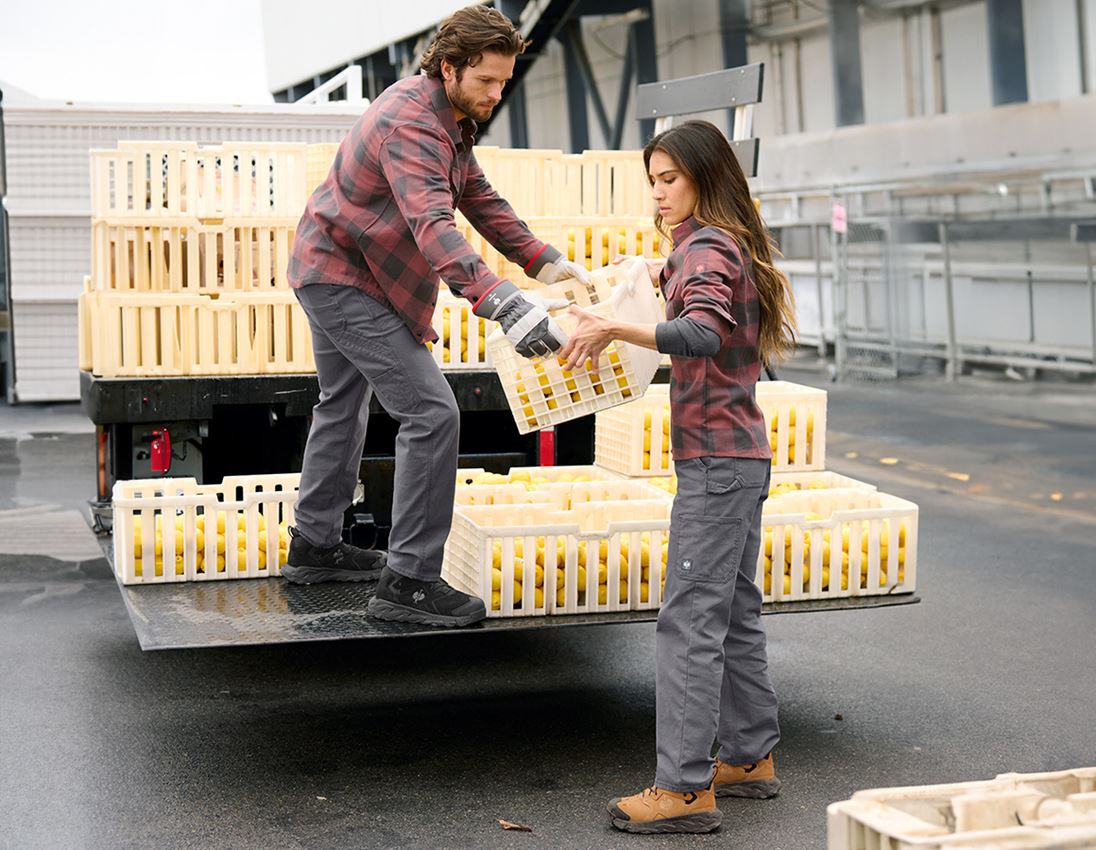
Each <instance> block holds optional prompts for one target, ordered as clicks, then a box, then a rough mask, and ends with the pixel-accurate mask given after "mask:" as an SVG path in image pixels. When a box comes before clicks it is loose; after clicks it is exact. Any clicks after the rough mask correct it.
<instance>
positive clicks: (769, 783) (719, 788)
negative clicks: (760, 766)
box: [715, 779, 781, 800]
mask: <svg viewBox="0 0 1096 850" xmlns="http://www.w3.org/2000/svg"><path fill="white" fill-rule="evenodd" d="M780 785H781V783H780V780H779V779H755V780H753V781H751V782H728V783H727V784H726V785H716V786H715V795H716V796H717V797H749V798H750V799H751V800H767V799H769V798H770V797H775V796H776V795H777V794H779V793H780Z"/></svg>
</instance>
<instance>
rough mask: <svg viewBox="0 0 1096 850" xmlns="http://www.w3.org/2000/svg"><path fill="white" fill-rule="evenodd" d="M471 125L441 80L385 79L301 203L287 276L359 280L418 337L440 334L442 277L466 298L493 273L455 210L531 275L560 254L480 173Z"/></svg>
mask: <svg viewBox="0 0 1096 850" xmlns="http://www.w3.org/2000/svg"><path fill="white" fill-rule="evenodd" d="M475 132H476V124H475V122H474V121H473V120H472V119H470V118H465V119H463V120H462V121H461V122H460V123H459V124H458V123H457V120H456V115H455V113H454V112H453V107H452V105H451V104H450V103H449V98H448V96H447V95H446V93H445V88H444V85H443V83H442V81H441V80H436V79H433V78H431V77H425V76H416V77H408V78H406V79H403V80H400V81H399V82H397V83H395V84H394V85H392V86H390V87H389V88H388V89H386V90H385V92H384V93H383V94H382V95H381V96H380V97H378V98H377V99H376V100H375V101H374V102H373V103H372V104H371V105H370V106H369V108H368V109H367V110H366V111H365V113H364V114H363V115H362V117H361V118H360V119H358V122H357V123H356V124H355V125H354V127H353V129H352V130H351V131H350V133H349V134H348V135H347V137H346V138H345V139H343V142H342V144H341V145H340V146H339V151H338V153H337V154H336V156H335V163H334V165H333V166H332V168H331V171H330V173H329V174H328V175H327V179H326V180H325V181H324V182H323V183H322V184H321V185H320V186H319V187H318V188H317V189H316V191H315V192H314V193H313V194H312V197H311V199H310V200H309V202H308V206H307V207H306V208H305V211H304V215H303V216H302V217H301V222H300V224H299V225H298V226H297V237H296V239H295V241H294V243H293V253H292V256H291V257H290V261H289V282H290V284H291V285H292V286H293V287H300V286H306V285H307V284H311V283H334V284H344V285H346V286H356V287H358V288H359V289H362V290H364V291H365V293H366V294H367V295H369V296H370V297H372V298H374V299H376V300H377V301H380V302H381V303H382V304H387V305H388V306H390V307H391V309H392V310H393V311H394V312H395V313H396V314H397V315H398V316H400V318H402V319H403V321H404V322H405V323H406V324H407V326H408V327H409V328H410V329H411V332H412V333H414V334H415V336H416V338H418V339H419V340H422V341H424V342H425V341H433V340H436V339H437V338H438V337H437V334H436V333H434V331H433V330H432V329H431V327H430V317H431V316H432V315H433V313H434V305H435V303H436V302H437V293H438V278H439V277H440V278H441V279H442V280H444V281H445V282H446V283H447V284H448V285H449V288H450V289H452V290H453V292H454V293H456V294H457V295H460V296H463V297H464V298H467V299H468V300H469V301H472V302H473V303H475V302H477V301H479V300H480V299H481V298H482V297H483V296H484V295H485V294H486V293H487V292H489V291H490V290H491V289H493V288H494V287H495V286H497V285H498V283H499V278H498V277H497V276H496V275H495V274H493V273H492V272H491V271H490V270H489V269H488V268H487V266H486V265H485V264H484V262H483V260H482V259H480V257H479V255H477V254H476V253H475V251H473V250H472V247H471V246H470V245H469V244H468V242H467V241H466V240H465V239H464V237H462V236H461V234H460V232H459V231H458V230H457V229H456V227H455V226H454V224H453V211H454V209H459V210H460V211H461V212H462V213H464V215H465V216H466V217H467V219H468V221H469V222H470V223H471V224H472V226H473V227H475V228H476V230H478V231H479V232H480V233H482V234H483V235H484V236H485V237H486V238H487V239H488V241H490V242H491V244H492V245H494V246H495V247H496V248H498V250H499V251H500V252H502V253H503V254H504V255H505V256H506V257H507V258H508V259H510V260H511V261H513V262H515V263H520V264H521V265H523V266H525V267H526V269H527V271H528V272H529V273H530V274H531V275H535V274H536V272H537V271H538V270H539V269H540V267H541V266H543V265H544V264H545V263H548V262H555V261H556V260H558V259H559V257H560V253H559V252H558V251H556V250H555V249H554V248H551V247H547V248H546V247H545V244H544V243H543V242H541V241H540V240H538V239H537V238H536V237H535V236H533V234H531V233H530V232H529V228H528V227H526V226H525V224H524V222H522V221H521V220H520V219H519V218H518V217H517V215H516V214H515V213H514V210H513V208H512V207H511V206H510V205H509V204H508V203H507V202H506V201H504V200H503V199H502V198H500V197H499V195H498V193H497V192H495V190H494V189H492V188H491V185H490V184H489V183H488V182H487V179H486V178H485V177H484V176H483V171H482V169H480V167H479V165H478V164H477V163H476V158H475V156H474V155H473V153H472V145H473V143H474V140H475Z"/></svg>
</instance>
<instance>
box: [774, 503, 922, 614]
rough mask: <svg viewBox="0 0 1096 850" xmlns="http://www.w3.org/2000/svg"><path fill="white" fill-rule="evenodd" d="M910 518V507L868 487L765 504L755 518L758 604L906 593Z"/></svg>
mask: <svg viewBox="0 0 1096 850" xmlns="http://www.w3.org/2000/svg"><path fill="white" fill-rule="evenodd" d="M865 486H870V485H865ZM917 520H918V509H917V505H915V504H914V503H913V502H908V501H906V500H905V499H900V498H899V497H897V496H892V495H890V494H887V493H880V492H877V491H875V490H869V489H853V488H840V489H833V490H801V491H798V492H792V493H786V494H784V495H782V496H775V497H772V498H770V499H769V500H768V501H767V502H766V503H765V507H764V510H763V512H762V516H761V525H762V546H761V549H760V551H759V552H758V558H757V574H756V581H757V584H758V585H759V586H760V587H761V588H762V592H763V594H764V600H765V601H766V602H794V601H798V600H803V599H834V598H841V597H849V596H881V595H888V594H895V593H912V592H913V591H914V590H915V588H916V579H917Z"/></svg>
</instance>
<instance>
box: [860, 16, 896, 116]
mask: <svg viewBox="0 0 1096 850" xmlns="http://www.w3.org/2000/svg"><path fill="white" fill-rule="evenodd" d="M905 50H906V46H905V44H903V40H902V20H901V18H888V19H886V20H882V21H871V22H869V21H864V22H863V23H862V24H861V27H860V60H861V77H862V79H863V83H864V120H865V122H866V123H868V124H875V123H879V122H882V121H899V120H901V119H903V118H905V117H906V78H905V77H906V75H905V65H904V62H905Z"/></svg>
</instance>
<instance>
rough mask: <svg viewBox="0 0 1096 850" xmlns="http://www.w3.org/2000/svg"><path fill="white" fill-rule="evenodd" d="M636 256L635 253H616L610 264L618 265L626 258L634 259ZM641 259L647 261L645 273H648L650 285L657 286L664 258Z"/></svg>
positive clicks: (664, 262) (664, 263)
mask: <svg viewBox="0 0 1096 850" xmlns="http://www.w3.org/2000/svg"><path fill="white" fill-rule="evenodd" d="M636 257H637V255H635V254H617V255H616V256H615V257H613V262H612V265H614V266H619V265H620V264H621V263H623V262H626V261H627V260H634V259H636ZM643 259H644V260H645V261H646V263H647V274H648V275H650V278H651V286H658V277H659V275H660V274H662V269H663V267H664V266H665V265H666V258H665V257H658V258H657V259H653V260H652V259H651V258H650V257H644V258H643Z"/></svg>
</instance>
